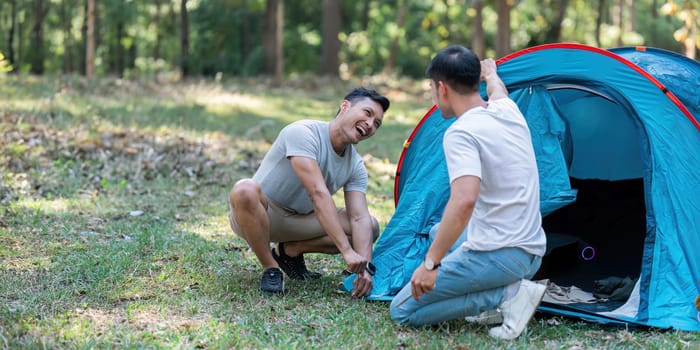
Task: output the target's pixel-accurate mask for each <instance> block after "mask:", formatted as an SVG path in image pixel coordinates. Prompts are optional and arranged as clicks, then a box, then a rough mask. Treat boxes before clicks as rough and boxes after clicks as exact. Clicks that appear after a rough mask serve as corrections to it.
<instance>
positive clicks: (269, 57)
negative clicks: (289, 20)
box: [263, 0, 284, 86]
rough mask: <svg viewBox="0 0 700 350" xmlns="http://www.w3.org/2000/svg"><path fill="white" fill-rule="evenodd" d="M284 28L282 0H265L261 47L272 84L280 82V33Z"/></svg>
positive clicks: (281, 63) (281, 68)
mask: <svg viewBox="0 0 700 350" xmlns="http://www.w3.org/2000/svg"><path fill="white" fill-rule="evenodd" d="M283 29H284V0H267V10H266V14H265V29H264V33H263V49H264V51H265V70H266V72H267V73H268V74H270V75H272V85H273V86H278V85H280V84H281V83H282V74H283V70H284V55H283V52H282V34H283Z"/></svg>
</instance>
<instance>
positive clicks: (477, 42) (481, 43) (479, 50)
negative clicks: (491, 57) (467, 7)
mask: <svg viewBox="0 0 700 350" xmlns="http://www.w3.org/2000/svg"><path fill="white" fill-rule="evenodd" d="M473 4H474V10H475V11H476V15H475V16H474V23H473V24H472V25H473V31H474V34H473V35H472V50H473V52H474V53H475V54H476V55H477V56H479V58H480V59H484V58H486V36H485V35H484V13H483V12H484V11H483V10H484V1H483V0H474V2H473Z"/></svg>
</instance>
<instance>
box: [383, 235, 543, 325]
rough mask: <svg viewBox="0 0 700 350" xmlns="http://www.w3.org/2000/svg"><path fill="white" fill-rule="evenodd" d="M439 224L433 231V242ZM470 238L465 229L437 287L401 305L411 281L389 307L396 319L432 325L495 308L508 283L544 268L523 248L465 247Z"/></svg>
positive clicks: (439, 275)
mask: <svg viewBox="0 0 700 350" xmlns="http://www.w3.org/2000/svg"><path fill="white" fill-rule="evenodd" d="M438 225H439V224H437V225H435V226H434V227H433V228H432V229H431V230H430V238H431V241H432V240H433V238H434V237H435V234H436V233H437V227H438ZM466 239H467V233H466V230H465V232H464V233H462V235H461V236H460V237H459V239H458V240H457V242H455V244H454V245H453V246H452V247H451V248H450V251H449V252H448V254H447V255H446V256H445V258H444V259H442V261H441V264H442V265H441V266H440V267H439V268H438V272H437V280H436V281H435V289H433V290H432V291H430V292H429V293H427V294H423V295H421V296H420V298H419V300H418V301H416V300H415V299H413V297H410V298H409V299H408V300H407V301H406V302H404V303H403V304H402V305H401V306H397V305H398V304H399V303H400V302H401V301H402V300H404V299H405V298H406V297H408V296H409V295H411V284H410V283H408V284H406V285H405V286H404V287H403V288H402V289H401V291H400V292H399V293H398V294H397V295H396V296H395V297H394V299H393V301H392V302H391V306H390V307H389V312H390V314H391V318H392V319H393V320H396V321H397V322H398V323H409V324H410V325H413V326H421V325H432V324H437V323H440V322H443V321H448V320H454V319H462V318H464V317H466V316H474V315H478V314H479V313H481V312H483V311H487V310H492V309H495V308H497V307H498V306H499V305H500V304H501V302H502V300H503V296H504V293H505V290H506V287H507V286H508V285H510V284H512V283H515V282H517V281H519V280H521V279H523V278H526V279H529V278H532V276H534V275H535V273H536V272H537V269H539V268H540V264H541V262H542V259H541V257H539V256H536V255H532V254H530V253H527V252H525V251H524V250H522V249H520V248H513V247H509V248H502V249H498V250H494V251H488V252H483V251H473V250H465V249H463V248H462V247H461V244H462V243H463V242H464V241H465V240H466Z"/></svg>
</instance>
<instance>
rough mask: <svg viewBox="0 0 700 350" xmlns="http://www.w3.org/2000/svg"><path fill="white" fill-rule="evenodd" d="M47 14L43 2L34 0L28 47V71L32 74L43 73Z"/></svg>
mask: <svg viewBox="0 0 700 350" xmlns="http://www.w3.org/2000/svg"><path fill="white" fill-rule="evenodd" d="M48 12H49V4H48V3H46V2H45V0H34V25H33V26H32V30H31V32H30V38H31V40H30V42H29V45H30V47H31V50H32V55H31V68H30V71H31V72H32V73H34V74H43V73H44V60H45V59H46V50H45V46H44V19H45V18H46V15H47V14H48Z"/></svg>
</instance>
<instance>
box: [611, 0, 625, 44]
mask: <svg viewBox="0 0 700 350" xmlns="http://www.w3.org/2000/svg"><path fill="white" fill-rule="evenodd" d="M624 3H625V0H617V1H615V4H614V5H613V10H612V11H613V15H612V18H613V26H615V27H617V28H618V29H619V30H620V35H618V36H617V46H622V34H623V30H624V23H625V21H624V12H625V11H624V8H625V6H624Z"/></svg>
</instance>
